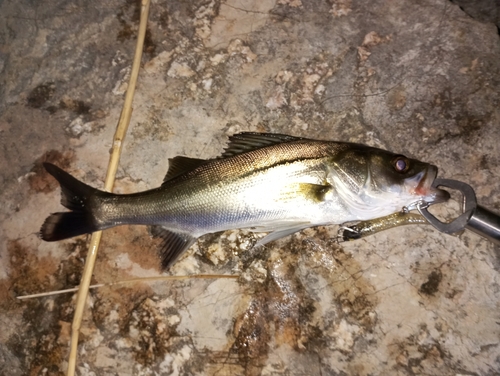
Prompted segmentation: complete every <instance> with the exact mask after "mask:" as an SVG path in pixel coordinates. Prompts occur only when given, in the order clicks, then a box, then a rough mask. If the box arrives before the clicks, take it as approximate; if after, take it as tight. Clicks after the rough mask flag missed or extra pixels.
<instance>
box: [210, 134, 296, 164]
mask: <svg viewBox="0 0 500 376" xmlns="http://www.w3.org/2000/svg"><path fill="white" fill-rule="evenodd" d="M297 140H304V138H301V137H293V136H288V135H286V134H279V133H256V132H242V133H237V134H234V135H232V136H231V137H229V142H228V145H227V147H226V148H225V149H224V152H223V153H222V154H221V156H220V157H219V158H227V157H232V156H234V155H238V154H243V153H247V152H249V151H252V150H257V149H261V148H264V147H266V146H271V145H276V144H282V143H284V142H291V141H297Z"/></svg>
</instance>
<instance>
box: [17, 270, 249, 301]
mask: <svg viewBox="0 0 500 376" xmlns="http://www.w3.org/2000/svg"><path fill="white" fill-rule="evenodd" d="M238 278H240V276H239V275H228V274H194V275H158V276H154V277H140V278H131V279H125V280H123V281H117V282H110V283H97V284H95V285H90V286H89V289H97V288H99V287H111V286H116V285H125V284H127V283H137V282H157V281H178V280H184V279H238ZM78 289H79V287H73V288H71V289H64V290H57V291H47V292H39V293H37V294H30V295H21V296H17V297H16V299H18V300H28V299H33V298H41V297H44V296H54V295H61V294H66V293H69V292H76V291H78Z"/></svg>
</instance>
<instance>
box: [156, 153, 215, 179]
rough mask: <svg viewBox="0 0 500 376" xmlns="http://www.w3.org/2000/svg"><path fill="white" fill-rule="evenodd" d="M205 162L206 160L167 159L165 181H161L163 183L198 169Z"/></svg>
mask: <svg viewBox="0 0 500 376" xmlns="http://www.w3.org/2000/svg"><path fill="white" fill-rule="evenodd" d="M207 162H208V161H207V160H206V159H196V158H188V157H182V156H177V157H174V158H169V160H168V171H167V175H165V179H163V182H166V181H167V180H170V179H173V178H175V177H177V176H179V175H182V174H183V173H185V172H188V171H191V170H194V169H195V168H196V167H199V166H201V165H203V164H205V163H207Z"/></svg>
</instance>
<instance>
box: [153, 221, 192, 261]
mask: <svg viewBox="0 0 500 376" xmlns="http://www.w3.org/2000/svg"><path fill="white" fill-rule="evenodd" d="M150 231H151V235H153V237H155V238H162V239H163V241H162V243H161V246H160V249H159V254H160V258H161V267H162V270H166V269H168V268H169V267H170V266H172V265H173V264H174V263H175V262H176V261H177V259H178V258H179V257H180V256H181V255H182V254H183V253H184V252H185V251H186V250H187V249H188V248H189V247H191V246H192V245H193V243H194V242H195V241H196V238H194V237H192V236H191V235H189V234H186V233H182V232H175V231H172V230H169V229H167V228H165V227H162V226H158V225H155V226H151V229H150Z"/></svg>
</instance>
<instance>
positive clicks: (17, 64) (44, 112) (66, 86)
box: [0, 0, 500, 376]
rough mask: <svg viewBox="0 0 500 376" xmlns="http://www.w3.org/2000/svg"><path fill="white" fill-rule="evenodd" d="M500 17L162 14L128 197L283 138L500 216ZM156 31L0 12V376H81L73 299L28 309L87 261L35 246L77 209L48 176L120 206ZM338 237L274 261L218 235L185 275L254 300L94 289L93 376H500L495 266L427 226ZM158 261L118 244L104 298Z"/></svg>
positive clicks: (273, 2)
mask: <svg viewBox="0 0 500 376" xmlns="http://www.w3.org/2000/svg"><path fill="white" fill-rule="evenodd" d="M469 3H472V2H469ZM483 4H486V5H485V7H486V8H487V9H490V8H488V7H490V6H492V5H491V3H489V2H483ZM466 5H467V6H465V5H463V8H464V10H465V11H466V12H470V11H469V10H468V7H470V6H471V5H470V4H466ZM495 5H496V4H494V5H493V8H492V9H493V11H490V12H489V13H490V14H491V12H496V15H497V16H496V20H495V19H494V17H490V18H488V17H486V18H485V17H479V18H471V17H470V16H469V15H468V14H466V13H465V12H464V11H463V10H462V9H461V8H459V6H458V5H455V4H454V3H452V2H448V1H445V0H423V1H418V2H416V1H412V0H400V1H391V2H388V1H382V0H375V1H369V2H368V1H356V0H328V1H318V0H311V1H301V0H258V1H257V0H255V1H253V0H251V1H241V0H227V1H219V0H212V1H209V0H203V1H202V0H199V1H168V2H167V1H155V2H153V4H152V6H151V14H150V21H149V26H148V34H147V40H146V45H145V48H144V58H143V67H142V69H141V72H140V77H139V84H138V88H137V93H136V96H135V101H134V113H133V116H132V123H131V126H130V130H129V134H128V136H127V139H126V140H125V145H124V154H123V156H122V159H121V166H120V169H119V172H118V180H117V182H116V191H118V192H135V191H140V190H144V189H147V188H150V187H154V186H157V185H159V184H160V182H161V181H162V177H163V175H164V174H165V172H166V170H167V158H169V157H173V156H175V155H180V154H181V155H187V156H191V157H197V158H208V157H213V156H215V155H217V154H218V153H219V152H220V151H221V149H222V148H223V146H224V145H225V142H226V139H227V136H228V135H230V134H233V133H235V132H238V131H243V130H245V131H272V132H281V133H288V134H293V135H298V136H306V137H311V138H322V139H337V140H344V141H356V142H362V143H366V144H370V145H374V146H378V147H383V148H386V149H389V150H393V151H395V152H401V153H406V154H408V155H410V156H413V157H416V158H419V159H421V160H425V161H428V162H433V163H435V164H436V165H438V166H439V167H440V176H442V177H449V178H454V179H458V180H463V181H465V182H468V183H470V184H471V185H472V186H473V187H474V188H475V189H476V193H477V197H478V200H479V202H480V203H481V204H483V205H484V206H486V207H489V208H491V209H493V210H497V211H500V201H499V197H500V186H499V182H498V176H500V148H499V144H498V141H499V140H500V128H499V124H500V110H499V109H500V63H499V62H500V39H499V35H498V30H497V26H496V25H495V22H497V25H498V7H496V6H495ZM138 12H139V3H138V2H137V1H132V0H125V1H117V0H113V1H105V2H100V1H64V0H62V1H52V0H46V1H43V2H31V1H9V0H6V1H3V2H0V145H1V151H0V153H1V158H0V202H1V203H2V205H1V207H0V223H2V225H1V227H0V323H1V328H2V329H1V330H0V374H6V375H7V374H8V375H28V374H29V375H39V374H40V375H59V374H63V373H64V372H65V370H66V367H67V356H68V345H69V338H70V337H69V336H70V325H71V320H72V316H73V309H74V301H75V298H74V296H73V295H72V294H64V295H58V296H56V297H46V298H39V299H33V300H29V301H23V302H20V301H17V300H16V299H15V297H16V296H18V295H24V294H28V293H35V292H43V291H51V290H58V289H63V288H69V287H73V286H75V285H78V283H79V280H80V277H81V270H82V266H83V261H84V257H85V254H86V243H85V242H86V238H85V237H80V238H77V239H72V240H67V241H62V242H59V243H51V244H49V243H43V242H41V241H40V240H39V239H38V238H37V236H36V232H37V231H38V229H39V226H40V224H41V223H42V222H43V220H44V218H45V217H46V216H47V215H48V214H49V213H50V212H54V211H58V210H61V206H60V204H59V188H58V187H57V184H56V183H55V182H54V181H53V179H52V178H51V177H50V176H48V175H47V174H46V173H45V172H44V171H43V169H42V168H41V162H42V161H46V160H48V161H51V162H53V163H56V164H58V165H60V166H61V167H63V168H65V169H67V170H68V171H69V172H71V173H73V174H74V175H75V176H76V177H78V178H80V179H82V180H84V181H85V182H87V183H89V184H92V185H94V186H96V187H102V185H103V182H102V180H103V178H104V176H105V169H106V166H107V162H108V155H109V154H108V151H109V149H110V146H111V140H112V136H113V133H114V129H115V125H116V123H117V119H118V116H119V113H120V110H121V105H122V101H123V94H124V92H125V90H126V85H127V80H128V76H129V72H130V67H131V61H132V55H133V49H134V45H135V35H136V32H137V28H138V15H139V13H138ZM478 12H479V13H481V12H482V10H479V11H478ZM487 13H488V12H487ZM469 14H471V15H472V13H469ZM473 17H474V16H473ZM456 206H458V205H456ZM455 209H456V207H455V208H454V207H453V205H448V206H446V207H443V208H439V209H437V210H438V211H440V214H441V215H453V213H454V211H455ZM335 234H336V229H335V228H319V229H310V230H306V231H303V232H301V233H299V234H296V235H293V236H291V237H288V238H285V239H283V240H281V241H277V242H275V243H272V244H270V245H269V246H267V247H266V248H265V249H264V250H260V251H255V250H250V248H251V245H252V244H253V242H254V241H255V239H256V235H253V234H251V233H247V232H239V231H230V232H227V233H225V234H223V235H222V236H219V235H213V236H206V237H204V238H202V239H200V241H199V242H198V243H197V244H196V245H195V246H193V247H192V249H191V250H190V251H189V252H188V254H187V255H186V257H184V258H183V259H182V260H181V261H179V262H178V263H177V264H176V265H175V266H174V267H173V269H172V270H171V273H172V274H200V273H212V274H216V273H218V274H238V275H240V278H239V279H238V280H229V279H216V280H201V279H190V280H182V281H174V282H154V283H139V282H136V283H132V284H125V285H117V286H114V287H105V288H100V289H97V290H92V292H91V293H90V296H89V300H88V309H87V310H86V314H85V318H84V322H83V328H82V334H81V337H80V345H79V357H78V374H80V375H117V374H119V375H219V376H223V375H377V374H384V375H389V374H397V375H419V374H426V375H458V374H461V375H494V374H499V373H500V325H499V323H500V309H499V308H500V305H499V302H500V285H499V282H500V279H499V271H500V250H499V248H498V247H495V246H493V245H492V244H491V243H489V242H487V241H486V240H483V239H481V238H479V237H478V236H476V235H474V234H471V233H468V232H465V233H463V234H461V235H460V236H455V237H453V236H447V235H443V234H440V233H438V232H437V231H436V230H434V229H432V228H430V227H429V226H413V227H407V228H397V229H392V230H389V231H386V232H383V233H380V234H378V235H375V236H373V237H371V238H366V239H363V240H359V241H355V242H351V243H348V244H341V245H340V246H339V245H337V244H335V242H334V241H333V240H332V238H334V236H335ZM155 253H156V251H155V241H154V240H152V239H151V238H150V237H149V235H148V233H147V231H146V229H144V228H141V227H122V228H116V229H112V230H108V231H106V232H105V234H104V237H103V242H102V245H101V249H100V252H99V256H98V262H97V267H96V270H95V274H94V281H95V282H98V283H107V282H114V281H121V280H125V279H129V278H132V277H146V276H155V275H158V274H160V271H159V268H158V266H159V263H158V259H157V257H156V254H155Z"/></svg>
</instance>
